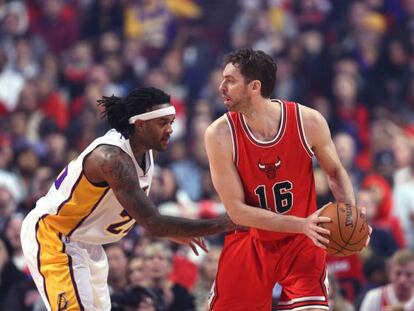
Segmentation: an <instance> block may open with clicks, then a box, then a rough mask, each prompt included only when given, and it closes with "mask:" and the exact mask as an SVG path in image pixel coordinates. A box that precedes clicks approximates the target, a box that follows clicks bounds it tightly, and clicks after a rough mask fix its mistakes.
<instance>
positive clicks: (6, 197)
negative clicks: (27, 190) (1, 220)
mask: <svg viewBox="0 0 414 311" xmlns="http://www.w3.org/2000/svg"><path fill="white" fill-rule="evenodd" d="M13 206H14V199H13V195H12V194H11V193H10V191H9V190H7V189H6V188H4V187H2V186H0V217H7V216H10V214H11V213H12V212H13V208H12V207H13Z"/></svg>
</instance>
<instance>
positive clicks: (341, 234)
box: [319, 202, 367, 256]
mask: <svg viewBox="0 0 414 311" xmlns="http://www.w3.org/2000/svg"><path fill="white" fill-rule="evenodd" d="M343 206H344V203H337V202H335V203H332V205H331V207H329V208H330V211H329V210H327V212H326V216H328V217H331V218H332V222H333V223H320V224H319V226H321V227H323V228H325V229H329V230H331V234H330V236H326V238H328V239H329V240H330V242H329V244H328V245H325V246H326V247H327V251H328V253H329V254H331V255H334V256H349V255H351V254H352V253H356V252H359V251H361V249H362V248H363V247H364V245H365V241H366V238H367V224H366V221H365V219H364V218H362V217H361V216H360V214H359V211H358V208H357V207H356V206H350V208H351V213H352V214H351V215H352V216H353V217H352V220H353V221H352V224H353V227H352V228H349V229H348V227H347V226H345V224H346V223H347V217H346V216H347V214H346V213H347V210H346V206H345V210H344V213H343V212H342V211H341V210H340V208H343ZM335 208H336V210H335ZM355 213H356V216H355ZM361 221H362V222H361ZM335 224H336V225H335ZM359 237H360V238H359ZM354 238H359V239H358V240H356V241H352V239H354Z"/></svg>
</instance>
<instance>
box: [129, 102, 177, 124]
mask: <svg viewBox="0 0 414 311" xmlns="http://www.w3.org/2000/svg"><path fill="white" fill-rule="evenodd" d="M172 114H175V108H174V106H168V107H165V108H161V109H157V110H153V111H150V112H145V113H141V114H137V115H135V116H133V117H130V118H129V119H128V122H129V124H134V123H135V121H136V120H143V121H146V120H151V119H156V118H159V117H164V116H169V115H172Z"/></svg>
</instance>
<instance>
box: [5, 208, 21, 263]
mask: <svg viewBox="0 0 414 311" xmlns="http://www.w3.org/2000/svg"><path fill="white" fill-rule="evenodd" d="M22 222H23V215H22V214H20V213H15V214H13V215H11V216H10V217H9V218H8V220H7V221H6V223H5V224H4V230H3V234H4V236H5V237H6V238H7V240H8V242H9V243H10V246H11V248H12V254H13V255H12V256H11V258H10V259H11V260H12V261H13V263H14V265H15V266H16V268H17V269H19V270H20V271H26V270H27V266H26V259H25V258H24V256H23V250H22V243H21V241H20V231H21V228H22Z"/></svg>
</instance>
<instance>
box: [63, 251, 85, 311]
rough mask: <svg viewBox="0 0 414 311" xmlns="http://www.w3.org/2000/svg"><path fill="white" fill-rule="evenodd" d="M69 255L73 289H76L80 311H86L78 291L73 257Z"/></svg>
mask: <svg viewBox="0 0 414 311" xmlns="http://www.w3.org/2000/svg"><path fill="white" fill-rule="evenodd" d="M66 254H67V253H66ZM67 255H68V260H69V261H68V262H69V271H70V278H71V279H72V284H73V288H74V289H75V294H76V299H77V300H78V303H79V307H80V310H81V311H85V308H84V307H83V305H82V302H81V299H80V296H79V290H78V286H77V284H76V281H75V276H74V275H73V267H72V257H71V256H70V255H69V254H67Z"/></svg>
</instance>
